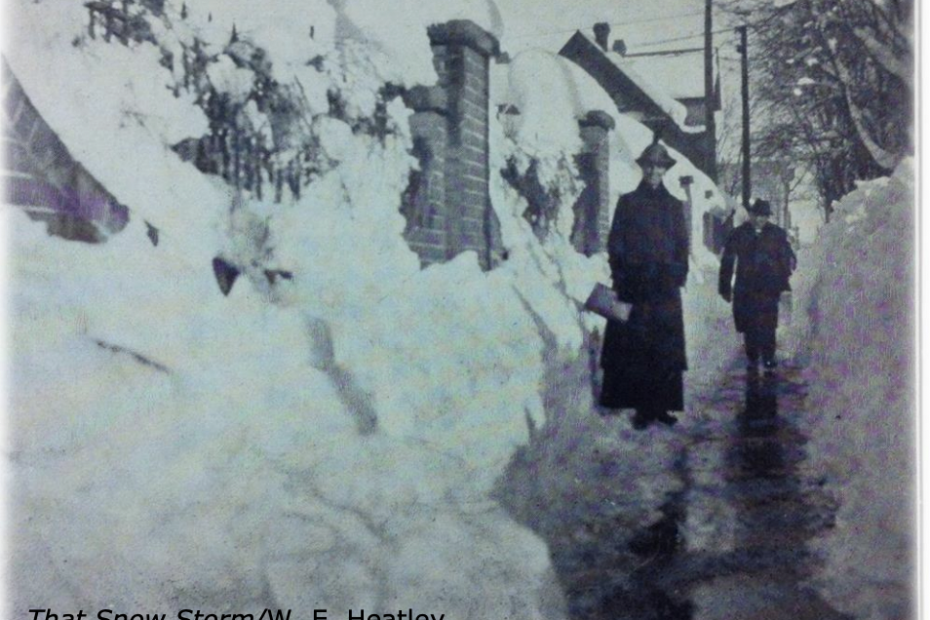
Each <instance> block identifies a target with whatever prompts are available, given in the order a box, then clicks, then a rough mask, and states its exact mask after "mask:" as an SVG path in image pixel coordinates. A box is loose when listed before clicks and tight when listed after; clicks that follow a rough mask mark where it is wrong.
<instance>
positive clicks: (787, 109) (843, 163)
mask: <svg viewBox="0 0 930 620" xmlns="http://www.w3.org/2000/svg"><path fill="white" fill-rule="evenodd" d="M723 6H724V7H725V10H727V11H729V12H730V13H731V14H732V15H733V16H734V17H735V18H736V19H737V20H738V21H739V22H741V23H746V24H748V25H749V26H750V28H751V39H750V63H751V64H750V66H751V75H752V80H753V93H754V99H755V102H754V103H755V105H754V106H753V114H754V116H755V117H756V118H755V119H754V123H753V151H754V155H758V156H759V157H789V158H791V159H792V160H793V161H794V162H795V164H796V165H797V166H798V167H799V168H803V169H809V170H811V171H812V172H813V174H814V178H815V180H816V184H817V187H818V189H819V191H820V193H821V196H822V198H823V204H824V207H825V209H826V212H825V217H826V218H827V219H829V214H830V209H831V205H832V203H833V202H834V201H835V200H837V199H838V198H840V197H841V196H843V195H844V194H846V193H848V192H849V191H850V190H851V189H853V187H854V183H855V181H856V180H857V179H864V178H872V177H875V176H879V175H882V174H887V173H888V172H890V171H891V170H892V169H893V168H894V167H895V166H896V165H897V163H898V161H900V159H901V158H902V157H903V156H905V155H906V154H908V153H909V152H910V151H911V150H912V148H913V145H912V138H911V135H912V132H911V118H912V115H913V110H912V100H913V84H914V76H913V64H914V59H913V38H912V31H913V27H912V23H913V5H912V2H911V0H794V1H790V0H787V1H786V0H729V1H725V2H724V5H723Z"/></svg>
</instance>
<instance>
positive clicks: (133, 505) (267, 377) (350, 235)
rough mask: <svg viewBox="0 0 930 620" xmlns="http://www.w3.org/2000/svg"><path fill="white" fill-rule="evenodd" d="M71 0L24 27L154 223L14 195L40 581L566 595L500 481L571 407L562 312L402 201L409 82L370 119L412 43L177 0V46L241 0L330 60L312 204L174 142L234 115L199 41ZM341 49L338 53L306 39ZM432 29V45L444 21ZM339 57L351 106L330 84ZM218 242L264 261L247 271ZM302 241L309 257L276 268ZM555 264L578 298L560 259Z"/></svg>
mask: <svg viewBox="0 0 930 620" xmlns="http://www.w3.org/2000/svg"><path fill="white" fill-rule="evenodd" d="M214 4H215V3H214ZM301 6H303V5H301ZM60 7H61V8H60V10H59V5H57V4H56V6H55V10H54V11H53V10H51V9H50V8H49V6H48V5H47V4H33V3H28V2H22V3H20V4H19V5H18V6H17V7H16V8H15V14H14V15H13V19H14V20H16V23H17V25H18V27H17V28H16V29H11V32H15V33H27V32H28V33H29V35H28V36H25V35H22V36H20V34H17V35H16V36H15V37H12V38H11V40H10V41H8V42H7V43H8V47H7V48H6V51H5V54H9V58H10V63H11V66H12V67H13V70H14V71H15V72H16V75H17V77H19V78H20V80H21V82H22V83H23V86H24V88H25V89H26V91H27V92H28V93H29V95H30V97H31V98H32V99H33V101H34V102H35V104H36V106H37V108H38V109H39V110H40V111H41V112H42V114H43V115H45V116H46V118H47V120H48V122H49V124H50V125H51V126H52V127H53V128H54V129H55V130H56V131H57V132H59V133H60V135H61V137H62V139H63V140H64V142H65V143H66V144H67V145H69V148H70V150H71V152H72V154H73V155H74V156H75V158H76V159H78V160H79V161H80V162H81V163H82V164H84V165H85V166H86V167H87V168H88V170H89V171H90V172H91V173H92V174H93V175H94V176H96V177H97V178H98V179H99V180H100V181H101V182H102V183H103V184H104V185H105V186H106V187H107V188H108V189H109V190H110V191H111V192H112V193H113V194H114V196H115V197H116V198H117V199H118V200H119V201H120V202H122V203H124V204H126V205H128V206H129V209H130V213H131V221H130V224H129V225H128V226H127V228H126V229H125V230H124V231H123V232H122V233H120V234H119V235H117V236H114V237H113V238H111V239H109V240H108V241H107V242H106V243H105V244H102V245H99V246H87V245H81V244H74V243H66V242H63V241H61V240H59V239H53V238H48V237H46V236H45V234H44V233H42V232H41V226H40V225H38V224H35V223H32V222H30V221H29V220H28V219H27V218H26V217H25V216H23V215H21V214H19V213H18V212H14V213H12V214H10V215H9V216H10V217H13V219H14V221H13V222H12V225H13V226H14V227H15V232H14V239H15V245H14V248H13V262H14V274H13V291H12V294H13V298H14V299H13V314H14V316H13V321H14V326H15V327H14V330H15V331H14V334H13V340H14V342H15V343H16V346H15V350H14V353H13V355H14V360H13V363H12V366H13V367H15V368H16V372H15V376H14V377H13V385H12V399H13V407H12V409H13V411H14V412H15V414H14V415H15V421H14V424H13V426H14V428H13V445H12V454H13V455H14V460H15V463H14V465H13V469H14V488H13V493H12V494H13V498H14V501H13V505H14V506H15V509H14V515H13V524H12V526H13V531H15V532H16V533H17V534H16V537H15V538H16V541H15V545H16V548H15V549H14V552H15V554H16V563H17V571H16V575H15V576H14V581H13V590H14V592H15V598H16V609H17V610H18V609H19V608H20V607H23V608H25V607H28V606H32V607H34V606H35V602H36V601H37V600H42V601H43V604H47V605H48V606H55V607H59V608H61V607H64V608H73V607H74V606H75V605H79V606H82V607H83V606H85V605H86V606H87V607H91V608H93V607H94V606H97V607H99V608H103V607H104V606H108V607H110V608H117V609H120V608H122V609H133V608H136V609H138V608H139V606H141V605H150V606H152V608H162V609H164V608H167V607H168V606H171V605H173V604H174V602H175V601H178V600H184V601H190V602H192V603H196V604H200V605H202V606H209V605H214V606H217V608H219V606H222V607H223V608H224V609H225V608H230V607H232V608H236V609H237V610H242V611H243V612H247V611H250V610H254V609H260V608H261V607H264V606H266V605H272V604H277V605H280V606H281V607H291V608H295V609H297V608H301V609H304V608H305V609H309V608H311V607H310V606H311V605H312V606H313V608H319V607H326V608H328V609H329V610H330V613H331V614H333V615H343V616H345V614H346V612H347V611H348V609H349V608H356V609H357V608H358V607H360V606H364V607H365V608H366V609H368V610H369V611H370V612H375V611H382V612H383V611H386V609H390V608H391V607H394V608H397V607H399V606H403V607H407V606H411V605H412V606H416V605H417V604H420V605H421V606H422V607H429V608H431V610H432V611H434V612H436V613H437V614H438V613H444V614H445V615H446V617H447V618H473V617H501V616H503V615H507V614H511V615H512V614H514V613H516V614H517V617H524V618H560V617H562V611H561V610H562V607H561V603H560V595H559V594H558V589H557V586H556V585H555V584H554V581H553V576H552V572H551V567H550V563H549V559H548V554H547V551H546V549H545V547H544V545H543V544H542V543H541V542H540V541H539V539H538V538H536V537H535V536H533V535H532V534H530V533H529V532H528V531H527V530H525V529H522V528H520V527H518V526H517V525H516V524H515V523H514V522H513V521H512V520H511V519H510V518H509V517H508V516H507V515H506V514H505V513H504V512H503V511H502V510H501V509H500V508H499V507H498V506H497V505H496V503H495V502H494V501H492V500H491V499H489V496H488V491H489V490H490V489H491V488H492V486H493V483H494V481H495V479H496V478H497V477H498V476H499V475H500V473H501V472H502V470H503V468H504V466H505V465H506V463H507V461H508V460H509V458H510V456H511V454H512V453H513V451H514V449H515V448H516V446H518V445H520V444H522V443H525V442H526V440H527V434H528V431H527V417H529V418H531V419H533V418H535V419H536V421H537V423H539V422H540V420H541V412H542V403H541V397H540V395H539V390H538V388H539V384H540V381H541V377H542V374H543V361H542V355H541V352H542V349H543V341H542V339H541V336H540V331H539V328H538V326H537V324H536V322H535V321H534V318H533V317H534V313H533V312H532V311H530V309H529V308H528V307H527V304H526V301H525V300H524V299H523V298H521V296H520V295H519V294H518V293H517V292H516V291H514V289H513V282H512V280H511V279H509V278H506V277H503V276H501V275H496V274H490V275H489V274H484V273H482V272H481V271H480V269H479V268H478V265H477V260H476V257H475V256H474V255H473V254H466V255H463V256H462V257H459V259H457V260H456V261H453V262H450V263H448V264H446V265H441V266H436V267H433V268H430V269H427V270H425V271H420V269H419V261H418V259H417V257H416V256H415V255H414V254H413V253H412V252H411V251H410V250H409V249H408V248H407V246H406V244H405V243H404V241H403V238H402V236H401V233H402V231H403V227H404V221H403V218H402V216H401V215H400V214H399V211H398V209H399V206H400V205H399V203H400V195H401V193H402V191H403V189H404V188H405V187H406V184H407V182H408V178H409V173H410V170H411V169H412V167H413V166H414V165H415V164H416V161H415V159H414V158H413V157H411V156H410V155H409V152H408V151H409V149H410V146H411V145H410V136H409V128H408V126H407V121H408V115H409V111H408V110H406V109H405V108H404V107H403V105H402V104H401V103H400V101H399V100H396V99H395V100H393V101H391V102H390V103H389V104H388V105H387V108H386V110H385V115H386V119H385V123H386V124H387V126H388V131H387V135H384V136H381V137H380V138H379V137H375V136H372V135H368V134H366V133H365V132H356V131H354V128H352V127H350V126H349V125H348V124H347V121H350V120H353V119H357V118H361V117H364V116H365V115H367V114H370V113H371V112H372V111H373V107H374V106H373V102H375V101H376V95H377V93H376V91H377V89H379V88H380V87H381V86H382V85H383V84H384V81H386V80H387V78H388V77H389V74H388V73H386V72H385V67H386V66H387V64H386V61H384V59H388V60H389V59H390V53H391V51H390V49H387V51H384V49H381V48H379V47H378V44H377V42H372V41H370V40H367V39H360V40H355V41H350V42H345V43H344V44H340V43H334V44H333V45H332V46H330V44H329V43H327V38H328V37H330V35H329V34H328V33H330V32H333V33H335V32H337V31H338V28H339V27H343V26H345V24H346V22H345V19H346V15H347V14H349V15H351V14H352V13H351V10H350V9H351V7H347V6H345V5H343V6H339V7H337V9H336V11H335V12H333V11H330V10H329V9H328V7H327V6H326V5H323V4H320V5H319V6H317V5H313V6H311V7H309V8H313V9H314V11H311V12H310V13H313V14H312V15H309V16H308V15H303V14H301V15H302V16H301V17H300V18H298V19H296V20H294V22H293V23H290V24H288V27H286V28H284V29H281V28H276V27H273V26H272V22H275V20H280V19H282V18H283V17H284V16H285V15H287V14H288V10H289V9H288V8H287V6H285V5H281V10H283V11H284V13H281V12H280V11H278V10H277V9H276V10H274V11H272V12H271V14H269V15H265V16H261V15H257V14H256V13H257V12H255V11H249V10H242V11H240V10H239V9H242V8H243V7H242V6H239V5H236V6H233V7H231V8H230V10H229V11H228V12H223V8H224V7H226V5H225V4H223V5H222V7H221V6H219V5H216V6H215V7H214V6H213V4H211V3H190V4H189V5H188V10H189V11H190V13H189V14H188V16H187V18H185V20H184V21H185V23H187V26H182V25H181V24H180V23H179V22H177V21H172V15H171V14H170V12H168V11H167V9H166V18H165V20H163V21H162V20H152V21H151V25H152V27H153V28H154V29H155V32H156V35H157V36H158V37H159V43H160V44H161V45H167V46H170V45H172V44H173V43H176V44H177V45H182V44H184V45H186V44H188V43H190V42H191V41H192V40H193V39H192V38H191V37H193V36H197V37H198V38H199V39H203V40H205V41H206V43H207V44H208V45H210V44H215V46H216V48H217V50H219V49H220V48H222V46H224V45H226V43H228V42H229V39H228V36H229V34H230V32H229V31H231V28H232V25H233V24H235V26H236V31H237V36H239V37H240V41H249V42H250V44H252V45H253V46H260V47H265V46H267V52H268V56H269V58H270V62H271V63H272V65H273V67H274V71H275V72H276V73H275V75H276V76H278V77H281V78H282V79H288V78H286V75H287V74H286V73H283V72H284V71H287V70H292V71H293V76H292V77H293V78H294V79H295V80H299V81H300V82H301V86H306V92H308V93H309V94H310V95H309V97H308V99H310V100H311V102H310V105H308V109H309V110H310V112H311V115H310V118H309V119H308V123H309V125H310V126H309V132H310V133H311V134H312V135H313V136H314V138H315V139H317V140H318V142H319V148H320V152H321V153H322V155H324V156H325V159H324V161H325V162H327V167H325V168H324V169H322V170H320V171H319V174H318V178H315V179H314V181H313V183H311V184H310V186H308V187H307V188H305V189H306V191H305V192H304V193H303V195H302V199H301V200H300V201H299V202H296V203H293V204H265V203H261V202H258V201H254V200H250V199H248V198H247V197H245V196H235V195H233V193H232V192H231V191H230V190H229V188H228V187H227V186H226V185H225V184H224V183H223V182H222V181H220V180H219V179H218V178H216V177H207V176H205V175H202V174H201V173H199V172H198V171H197V170H196V169H195V168H194V167H193V166H191V165H190V164H184V163H182V162H181V160H180V159H179V158H178V157H177V155H176V154H175V153H173V152H172V151H171V149H170V145H171V144H174V143H176V142H177V141H179V140H181V139H184V138H188V137H193V138H197V137H200V136H201V135H203V134H204V133H205V132H206V120H205V118H204V117H203V115H202V113H201V112H200V111H199V110H198V108H197V107H196V106H194V105H192V102H191V101H190V100H187V99H185V98H184V97H180V98H175V97H174V96H173V95H172V86H173V85H175V83H176V80H177V78H178V74H177V71H178V67H176V66H175V67H165V66H163V65H162V64H160V63H161V61H162V60H163V56H162V55H161V54H160V53H159V49H158V48H156V47H155V46H154V45H151V44H149V43H141V44H137V43H131V44H130V45H129V46H128V47H127V46H123V45H121V44H118V43H117V42H115V41H113V42H112V43H109V44H108V43H105V42H103V41H102V40H100V39H99V38H98V39H96V40H88V39H86V38H85V39H81V38H80V36H79V35H81V34H82V32H83V31H84V27H85V24H84V20H85V19H86V10H85V9H84V8H83V7H82V6H81V4H80V3H75V4H73V5H65V4H62V5H60ZM75 7H76V8H75ZM237 7H238V8H237ZM168 8H169V9H170V8H171V6H170V3H169V7H168ZM174 8H175V9H177V7H174ZM291 8H293V7H291ZM317 9H318V10H317ZM301 10H303V9H301ZM340 10H344V11H347V12H348V13H344V14H340V13H339V11H340ZM487 10H488V12H489V17H488V18H487V19H491V18H492V17H493V15H492V13H493V11H491V8H490V5H489V6H488V8H487ZM379 13H381V14H383V13H384V12H383V11H379ZM435 13H436V19H438V18H439V12H438V9H437V11H436V12H435ZM453 13H454V15H452V17H455V16H460V14H459V13H458V12H453ZM158 23H161V24H162V25H163V26H164V30H163V31H159V30H158V26H157V24H158ZM308 27H312V28H313V34H312V35H309V40H308V36H305V35H307V34H308V33H307V29H308ZM185 28H188V29H189V31H185ZM275 36H280V37H282V39H283V40H281V41H273V40H271V39H273V38H274V37H275ZM332 36H333V37H335V35H332ZM314 37H316V38H314ZM75 41H79V42H80V45H73V43H74V42H75ZM172 41H173V43H172ZM287 41H290V44H291V45H292V46H291V45H289V44H287V43H286V42H287ZM424 41H425V39H424ZM211 42H212V43H211ZM222 49H226V48H222ZM379 49H381V51H380V52H379ZM217 53H218V51H217ZM315 53H320V54H322V55H324V56H325V57H324V59H323V61H322V62H321V63H320V64H321V67H322V69H321V70H318V69H317V68H316V67H315V66H309V67H308V66H306V64H305V63H306V60H305V59H307V57H308V55H310V54H315ZM379 53H381V54H383V57H382V56H379V55H378V54H379ZM407 53H408V54H414V53H415V54H416V55H417V56H418V57H420V58H429V50H428V47H427V46H425V45H424V46H423V47H419V46H414V47H413V48H412V49H411V50H408V51H407ZM227 55H228V56H229V57H230V58H232V57H233V56H232V55H229V54H227ZM223 58H224V56H219V57H217V59H216V61H215V64H213V65H211V66H210V70H208V71H207V76H208V78H209V79H210V80H213V81H215V82H216V84H214V86H218V87H219V89H220V91H221V92H225V93H227V94H230V95H236V94H238V95H239V96H240V97H241V95H243V94H244V93H245V92H246V90H247V89H248V88H249V85H250V84H249V80H250V79H252V78H251V76H250V75H249V70H248V69H243V67H242V66H239V65H237V64H234V63H230V62H227V61H225V60H223ZM366 59H369V60H367V61H366ZM382 61H384V62H382ZM304 82H306V83H305V84H304ZM334 84H338V85H341V86H340V87H339V88H340V89H341V90H340V92H339V94H340V95H342V96H343V98H344V100H345V101H346V102H347V103H349V104H350V105H349V107H348V110H347V118H346V119H339V118H332V117H330V116H328V115H326V114H325V113H323V111H324V110H325V108H324V107H323V106H322V105H317V104H313V102H312V100H313V99H314V93H317V94H319V93H323V95H324V96H325V94H326V93H327V91H328V90H329V89H331V88H332V87H333V85H334ZM318 103H319V102H318ZM314 111H315V112H316V114H313V112H314ZM146 221H147V222H150V223H151V224H152V225H154V226H156V227H157V228H158V229H159V231H160V236H159V243H158V245H157V246H153V244H152V243H151V242H150V240H149V238H148V237H147V236H146V234H145V233H146V227H145V224H144V222H146ZM217 256H220V257H222V258H224V259H225V260H227V262H230V263H232V264H234V265H236V266H237V267H238V268H239V269H240V270H241V271H242V273H243V275H242V276H241V277H240V279H239V281H238V282H236V283H235V285H234V286H233V288H232V291H231V293H230V295H229V296H228V297H224V296H223V295H222V294H221V292H220V290H219V288H218V286H217V283H216V281H215V279H214V275H213V270H212V266H211V262H212V260H213V258H214V257H217ZM64 266H67V268H65V267H64ZM272 269H280V270H284V271H287V272H289V275H290V274H292V275H291V277H290V279H286V278H283V277H279V278H278V279H277V280H276V281H275V282H271V281H270V280H269V278H267V277H266V274H265V272H266V270H272ZM526 287H527V289H536V290H540V291H543V293H542V297H541V298H540V299H535V300H533V303H538V304H540V305H545V303H548V302H550V301H552V300H557V302H558V303H559V304H560V307H559V310H558V312H559V313H560V315H561V316H563V317H568V316H570V312H569V309H571V310H573V311H574V320H575V322H576V323H577V309H574V308H571V306H570V304H568V302H567V301H566V300H565V298H564V296H560V295H559V294H558V293H557V292H552V291H550V290H549V288H548V287H549V285H548V283H546V282H531V283H527V284H526ZM540 312H542V313H545V310H540ZM565 320H568V319H565ZM333 576H338V577H337V578H333ZM379 606H380V607H382V609H380V610H378V607H379ZM385 608H386V609H385ZM24 613H25V612H24Z"/></svg>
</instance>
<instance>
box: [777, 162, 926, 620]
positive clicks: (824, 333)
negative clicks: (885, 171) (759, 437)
mask: <svg viewBox="0 0 930 620" xmlns="http://www.w3.org/2000/svg"><path fill="white" fill-rule="evenodd" d="M913 196H914V169H913V163H912V162H911V161H909V160H908V161H905V162H903V163H902V164H901V165H900V166H899V167H898V169H897V170H896V171H895V173H894V174H893V175H892V176H891V177H890V178H883V179H877V180H874V181H868V182H863V183H860V184H859V187H858V188H857V189H856V190H855V191H854V192H852V193H851V194H849V195H847V196H846V197H844V198H843V199H842V200H841V201H840V202H839V203H838V204H837V205H836V211H835V217H834V219H833V221H831V223H830V224H827V225H825V226H824V227H823V228H822V229H821V232H820V236H819V238H818V239H817V242H816V244H815V245H814V246H812V247H811V248H810V249H809V250H808V251H806V252H803V253H801V255H800V256H799V265H800V267H799V268H800V269H801V270H802V271H801V273H800V274H799V275H800V278H798V281H797V283H796V285H795V291H796V292H795V298H796V302H795V303H796V310H795V316H796V317H797V318H799V319H800V321H799V322H798V323H797V324H795V325H794V326H793V328H792V332H793V333H791V334H789V335H790V337H791V338H792V339H794V340H795V343H796V344H795V346H796V347H797V349H798V354H799V356H800V358H801V359H802V361H804V362H806V363H807V364H809V366H808V370H807V372H808V377H807V378H808V381H809V384H810V386H811V391H810V395H809V397H808V407H809V411H811V412H813V413H812V415H811V420H813V426H812V427H811V428H810V429H809V436H810V443H809V444H808V446H807V448H808V453H809V459H810V462H811V465H812V467H813V468H814V471H815V472H818V474H822V475H823V478H822V481H823V482H824V486H825V488H826V489H828V490H830V491H832V492H833V493H835V494H836V496H837V499H838V500H839V506H840V507H839V512H838V514H837V516H836V527H835V529H834V530H833V531H832V532H831V534H830V535H829V536H827V537H826V538H824V539H823V540H821V541H819V542H818V545H817V546H818V550H819V551H820V552H821V554H823V556H824V559H825V565H824V567H823V569H822V570H821V572H820V573H819V575H818V577H817V579H816V585H818V586H819V587H820V589H821V590H822V591H823V592H824V594H825V595H826V596H827V598H828V599H829V600H830V601H831V603H832V604H833V605H835V606H836V607H837V608H838V609H840V610H841V611H846V612H849V613H854V614H855V616H856V618H862V619H863V620H865V619H868V620H880V619H881V620H885V619H889V620H890V619H892V618H903V617H907V613H908V612H907V601H908V600H909V599H910V596H911V589H912V578H913V575H914V567H915V563H914V560H913V557H912V548H913V544H914V539H913V531H914V522H913V519H912V516H913V515H914V492H915V491H914V489H915V470H914V455H915V450H914V446H915V425H914V417H913V416H914V405H915V403H914V398H913V394H914V390H915V386H914V359H915V351H914V343H913V335H914V319H913V312H912V310H913V288H912V283H913V282H914V278H913V275H914V274H913V264H914V263H913V256H914V250H915V248H914V244H913V240H914V226H913Z"/></svg>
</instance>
